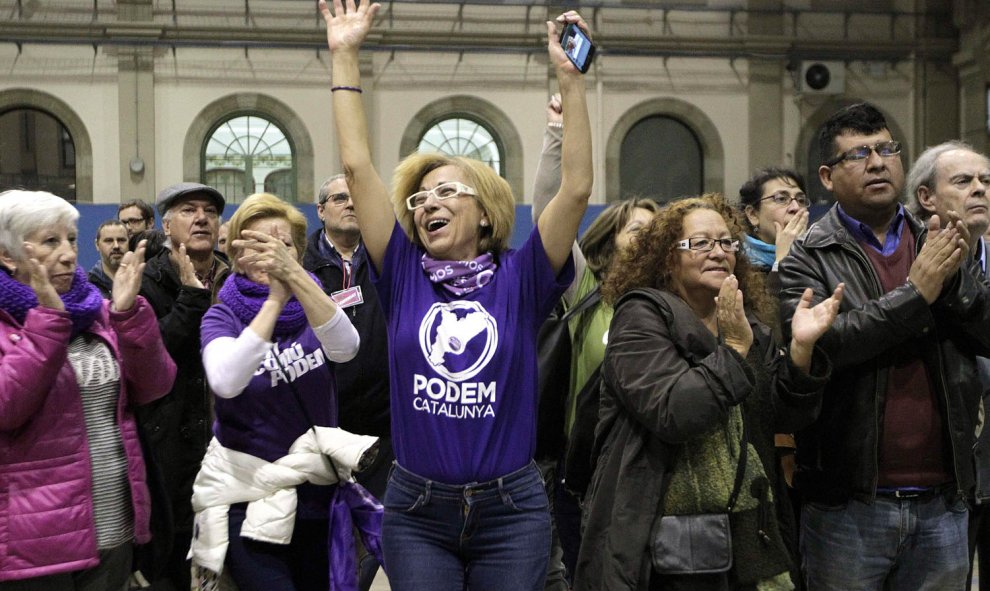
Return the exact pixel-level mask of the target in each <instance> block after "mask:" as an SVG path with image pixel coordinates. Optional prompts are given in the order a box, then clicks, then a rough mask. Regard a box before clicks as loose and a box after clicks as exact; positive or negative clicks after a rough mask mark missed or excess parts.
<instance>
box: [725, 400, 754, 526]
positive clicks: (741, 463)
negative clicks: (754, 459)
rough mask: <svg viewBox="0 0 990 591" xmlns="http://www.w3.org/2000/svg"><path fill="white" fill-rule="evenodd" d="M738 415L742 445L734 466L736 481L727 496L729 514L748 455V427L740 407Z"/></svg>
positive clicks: (740, 483) (734, 502) (744, 414)
mask: <svg viewBox="0 0 990 591" xmlns="http://www.w3.org/2000/svg"><path fill="white" fill-rule="evenodd" d="M739 415H740V417H741V418H742V425H743V432H742V443H740V444H739V445H740V448H739V465H738V466H736V481H735V482H734V483H733V484H732V494H730V495H729V512H730V513H731V512H732V508H733V507H735V506H736V500H738V499H739V490H740V489H741V488H742V482H743V477H744V476H745V475H746V459H747V456H748V455H749V426H748V424H747V423H746V412H745V410H744V409H743V408H742V405H740V407H739Z"/></svg>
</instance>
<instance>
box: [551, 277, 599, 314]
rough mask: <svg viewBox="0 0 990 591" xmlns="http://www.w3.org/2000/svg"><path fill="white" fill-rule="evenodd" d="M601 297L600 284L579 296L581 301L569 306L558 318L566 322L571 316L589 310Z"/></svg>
mask: <svg viewBox="0 0 990 591" xmlns="http://www.w3.org/2000/svg"><path fill="white" fill-rule="evenodd" d="M601 299H602V288H601V285H596V286H595V288H594V289H592V290H591V291H589V292H588V293H586V294H585V295H584V297H583V298H581V301H580V302H578V303H576V304H574V305H573V306H571V307H570V308H569V309H568V310H567V311H566V312H564V315H563V316H561V317H560V319H561V320H562V321H564V322H567V321H568V320H570V319H571V318H574V317H575V316H577V315H578V314H581V313H582V312H584V311H585V310H590V309H591V307H592V306H594V305H595V304H597V303H598V302H600V301H601Z"/></svg>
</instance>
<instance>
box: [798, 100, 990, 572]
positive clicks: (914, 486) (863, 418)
mask: <svg viewBox="0 0 990 591" xmlns="http://www.w3.org/2000/svg"><path fill="white" fill-rule="evenodd" d="M818 139H819V146H820V148H821V153H822V155H823V158H824V162H823V163H822V165H821V166H820V167H819V178H820V179H821V181H822V184H823V185H824V186H825V188H826V189H828V190H830V191H832V193H833V195H834V196H835V200H836V204H835V205H834V206H833V207H832V209H831V210H829V212H828V213H827V214H826V215H825V216H824V217H823V218H822V219H820V220H819V221H817V222H816V223H815V224H814V225H812V227H811V228H810V229H809V230H808V232H807V233H806V234H805V235H804V237H803V238H801V239H799V240H798V242H796V243H795V244H794V245H793V246H792V248H791V253H790V256H788V257H786V258H785V259H783V260H782V261H781V263H780V280H781V283H782V286H783V289H782V292H781V311H782V316H783V322H782V323H781V326H782V328H783V329H784V331H785V332H786V331H787V330H788V327H789V324H790V320H791V316H792V315H793V314H794V310H795V308H796V306H797V304H798V301H799V300H800V297H801V294H802V292H803V290H804V289H805V288H806V287H811V288H813V289H814V292H815V298H816V300H817V301H821V300H822V299H824V298H825V297H828V295H829V294H831V293H832V290H833V289H834V288H835V286H836V285H837V284H838V283H840V282H844V283H845V285H846V289H845V298H844V299H843V302H842V305H841V309H840V312H839V315H838V317H837V318H836V320H835V323H834V324H833V325H832V328H831V329H830V330H829V332H828V333H826V334H825V336H823V337H822V339H821V340H820V341H819V346H821V347H822V348H823V349H824V350H825V351H826V352H827V353H828V354H829V355H830V356H831V358H832V363H833V365H834V369H833V371H832V377H831V379H830V381H829V383H828V385H827V386H826V389H825V394H824V397H823V403H822V409H821V413H820V416H819V419H818V420H817V421H816V423H815V424H813V425H812V426H810V427H808V428H807V429H805V430H803V431H801V432H799V433H798V434H797V446H798V451H797V461H798V471H797V474H796V476H795V482H796V485H797V487H798V489H799V490H800V492H801V495H802V499H803V501H804V506H803V507H802V513H801V541H800V546H801V554H802V571H803V574H804V577H805V580H806V583H807V585H808V588H810V589H842V590H855V589H881V588H883V589H898V590H910V589H962V588H963V586H964V585H965V583H966V573H967V571H968V567H969V557H968V552H967V547H966V533H967V510H966V503H965V495H966V494H968V493H969V492H970V491H971V490H972V487H973V482H974V473H973V464H972V447H973V443H974V429H975V423H976V415H977V406H978V404H979V400H980V395H981V392H982V386H981V384H980V380H979V378H978V377H977V369H976V358H975V356H976V355H986V354H987V353H988V352H990V294H988V292H987V289H986V288H985V287H984V285H983V284H982V283H981V281H980V280H979V279H978V277H977V273H978V271H977V270H976V269H975V265H974V262H973V260H972V258H971V257H970V256H969V252H968V251H969V246H968V240H969V230H968V228H967V227H966V225H965V224H964V223H961V217H960V216H961V212H955V211H953V212H947V214H946V217H945V218H944V219H943V218H941V217H939V216H933V217H932V219H931V220H930V222H929V223H928V225H927V227H926V226H925V225H924V224H923V223H922V222H919V221H918V220H917V219H916V218H915V217H914V216H913V215H912V214H911V213H910V212H908V211H907V210H905V208H904V207H903V206H902V205H901V204H900V201H899V197H900V194H901V189H902V187H903V185H904V169H903V167H902V164H901V159H900V149H901V146H900V144H899V143H898V142H896V141H894V140H893V139H892V137H891V135H890V131H889V127H888V126H887V122H886V120H885V119H884V117H883V115H882V114H881V113H880V111H879V110H877V109H876V108H875V107H873V106H872V105H869V104H866V103H861V104H856V105H852V106H849V107H846V108H844V109H842V110H840V111H838V112H837V113H835V114H834V115H832V117H830V118H829V119H828V120H827V121H826V122H825V124H824V125H823V127H822V129H821V131H820V133H819V138H818Z"/></svg>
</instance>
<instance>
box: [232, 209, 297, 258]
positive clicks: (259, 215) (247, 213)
mask: <svg viewBox="0 0 990 591" xmlns="http://www.w3.org/2000/svg"><path fill="white" fill-rule="evenodd" d="M264 218H279V219H283V220H285V221H287V222H289V230H290V232H291V234H292V244H293V245H294V246H295V247H296V260H298V261H300V262H301V261H302V258H303V253H304V252H305V251H306V217H305V216H303V214H302V213H300V212H299V210H298V209H296V208H295V207H293V206H291V205H289V204H288V203H286V202H285V201H282V200H281V199H279V198H278V197H276V196H275V195H272V194H271V193H255V194H254V195H251V196H249V197H248V198H247V199H245V200H244V203H242V204H241V205H240V207H238V208H237V211H236V212H234V215H233V216H232V217H231V218H230V221H229V222H227V223H228V224H230V227H229V228H228V229H227V253H228V254H229V256H230V261H231V263H232V264H233V267H234V272H235V273H240V272H242V270H241V269H240V268H239V266H238V264H237V257H238V255H239V254H240V253H239V252H238V251H237V250H235V248H234V240H236V239H238V238H240V237H241V231H242V230H244V228H245V227H246V226H248V225H249V224H250V223H251V222H253V221H255V220H260V219H264Z"/></svg>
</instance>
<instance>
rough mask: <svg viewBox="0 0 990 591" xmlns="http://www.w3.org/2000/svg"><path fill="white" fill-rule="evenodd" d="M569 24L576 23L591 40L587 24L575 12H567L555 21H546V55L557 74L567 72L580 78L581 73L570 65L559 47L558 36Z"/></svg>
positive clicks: (569, 61)
mask: <svg viewBox="0 0 990 591" xmlns="http://www.w3.org/2000/svg"><path fill="white" fill-rule="evenodd" d="M571 23H577V25H578V26H579V27H581V30H583V31H584V32H585V34H586V35H588V38H589V39H590V38H591V33H590V32H589V30H588V23H586V22H584V19H583V18H581V15H580V14H578V13H577V12H575V11H573V10H568V11H567V12H565V13H564V14H562V15H560V16H558V17H557V18H556V19H555V20H553V21H547V36H548V37H549V40H548V42H547V53H549V54H550V63H551V64H553V65H554V66H555V67H556V68H557V70H558V72H567V73H569V74H577V75H579V76H580V75H581V72H579V71H578V69H577V68H576V67H575V66H574V64H573V63H571V60H570V59H568V58H567V54H566V53H564V48H563V47H561V46H560V34H561V33H562V32H563V31H564V27H566V26H567V25H569V24H571Z"/></svg>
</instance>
